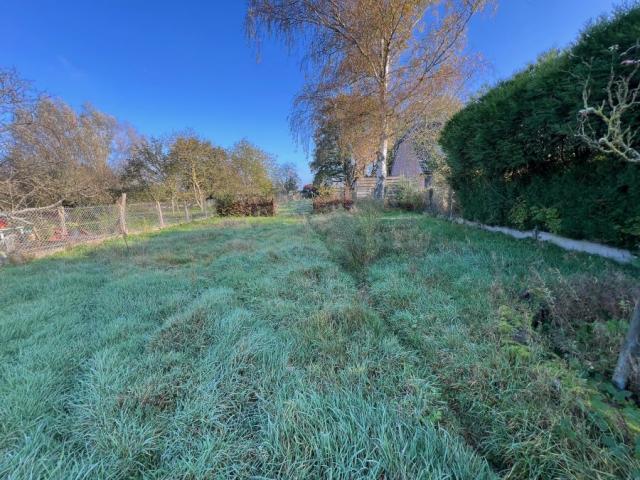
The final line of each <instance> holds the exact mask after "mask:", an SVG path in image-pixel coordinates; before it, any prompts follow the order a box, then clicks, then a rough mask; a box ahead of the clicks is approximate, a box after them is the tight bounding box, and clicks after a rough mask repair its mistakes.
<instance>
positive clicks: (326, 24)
mask: <svg viewBox="0 0 640 480" xmlns="http://www.w3.org/2000/svg"><path fill="white" fill-rule="evenodd" d="M487 3H488V0H343V1H337V0H250V1H249V9H248V13H247V31H248V33H249V35H250V36H251V37H253V38H257V39H260V37H261V36H262V35H265V34H275V35H279V36H280V37H281V38H283V39H284V40H285V42H287V43H288V44H289V45H293V44H294V42H296V41H299V42H300V43H301V44H304V45H306V46H307V47H308V51H307V54H306V56H305V64H307V65H309V66H310V67H311V68H310V69H309V71H310V73H309V75H308V77H307V78H308V82H307V85H306V87H305V89H304V91H303V95H306V96H309V95H317V96H322V97H325V98H326V97H329V96H332V95H336V94H357V95H361V96H365V97H369V98H372V99H374V100H375V105H376V108H375V110H373V111H372V112H371V114H372V115H373V117H374V118H375V122H376V138H377V142H378V147H377V154H376V157H377V158H376V171H377V185H376V191H375V194H376V196H377V197H378V198H382V196H383V195H384V185H385V179H386V175H387V155H388V150H389V145H390V142H391V141H392V139H393V136H394V134H395V133H396V132H398V131H403V130H405V129H406V128H407V125H410V124H411V123H412V122H414V121H415V119H416V118H417V117H419V116H420V115H421V114H422V113H423V112H424V111H426V110H427V109H428V108H429V106H430V103H431V101H432V99H433V98H436V97H438V96H440V95H441V94H442V93H443V92H446V91H450V90H452V89H456V88H458V87H459V86H460V84H461V82H463V80H464V78H465V75H466V74H467V73H468V72H469V71H470V66H471V64H472V62H471V59H470V58H469V57H468V56H466V55H465V54H464V52H463V47H464V40H465V33H466V30H467V25H468V23H469V21H470V19H471V18H472V16H473V15H474V14H476V13H477V12H478V11H480V10H481V9H483V8H484V7H485V5H486V4H487Z"/></svg>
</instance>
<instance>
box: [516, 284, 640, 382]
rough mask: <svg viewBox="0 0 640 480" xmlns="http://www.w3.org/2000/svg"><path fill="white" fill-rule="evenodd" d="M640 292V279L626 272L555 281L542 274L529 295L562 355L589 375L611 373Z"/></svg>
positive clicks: (538, 318)
mask: <svg viewBox="0 0 640 480" xmlns="http://www.w3.org/2000/svg"><path fill="white" fill-rule="evenodd" d="M639 294H640V289H639V288H638V286H637V284H636V282H634V281H632V280H631V279H630V278H629V277H627V276H624V275H622V274H605V275H603V276H599V277H595V276H593V275H572V276H569V277H566V276H562V275H560V274H556V275H555V276H554V277H552V279H551V280H544V279H543V278H542V277H541V276H540V275H536V278H535V281H534V284H533V287H532V288H531V289H530V290H528V291H527V292H525V293H524V294H523V297H525V298H527V299H528V300H529V302H531V303H532V304H533V306H534V310H535V316H534V320H533V324H534V325H535V326H536V327H537V328H538V330H539V331H540V332H541V333H542V334H543V335H544V336H545V337H546V338H547V339H548V341H549V342H550V345H551V348H552V349H553V350H554V351H555V352H556V353H558V354H559V355H560V356H562V357H563V358H565V359H566V360H568V361H569V362H570V363H572V364H573V365H574V366H575V367H576V368H577V369H578V370H583V371H585V373H587V374H589V375H601V376H604V377H609V376H610V375H611V373H612V372H613V369H614V368H615V363H616V360H617V356H618V352H619V349H620V345H621V344H622V341H623V339H624V336H625V334H626V331H627V328H628V326H629V319H630V316H631V311H632V310H633V306H634V304H635V301H636V299H637V298H638V295H639ZM637 393H640V390H638V391H637Z"/></svg>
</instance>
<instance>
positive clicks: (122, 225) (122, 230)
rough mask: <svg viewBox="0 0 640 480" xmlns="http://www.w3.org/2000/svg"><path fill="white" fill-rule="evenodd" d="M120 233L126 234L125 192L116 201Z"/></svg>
mask: <svg viewBox="0 0 640 480" xmlns="http://www.w3.org/2000/svg"><path fill="white" fill-rule="evenodd" d="M118 210H119V218H120V222H119V223H120V233H122V234H123V235H126V234H127V194H126V193H123V194H122V197H120V201H119V202H118Z"/></svg>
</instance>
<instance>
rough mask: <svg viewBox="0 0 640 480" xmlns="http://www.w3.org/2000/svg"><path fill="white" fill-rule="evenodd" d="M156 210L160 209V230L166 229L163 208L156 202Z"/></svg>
mask: <svg viewBox="0 0 640 480" xmlns="http://www.w3.org/2000/svg"><path fill="white" fill-rule="evenodd" d="M156 208H157V209H158V221H159V222H160V228H164V217H163V216H162V206H161V205H160V202H159V201H158V200H156Z"/></svg>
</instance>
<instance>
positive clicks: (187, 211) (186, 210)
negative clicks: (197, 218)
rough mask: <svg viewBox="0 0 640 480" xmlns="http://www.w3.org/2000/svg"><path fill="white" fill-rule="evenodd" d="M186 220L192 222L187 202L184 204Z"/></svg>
mask: <svg viewBox="0 0 640 480" xmlns="http://www.w3.org/2000/svg"><path fill="white" fill-rule="evenodd" d="M184 218H185V220H186V221H187V222H189V221H191V218H189V209H188V208H187V202H184Z"/></svg>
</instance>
